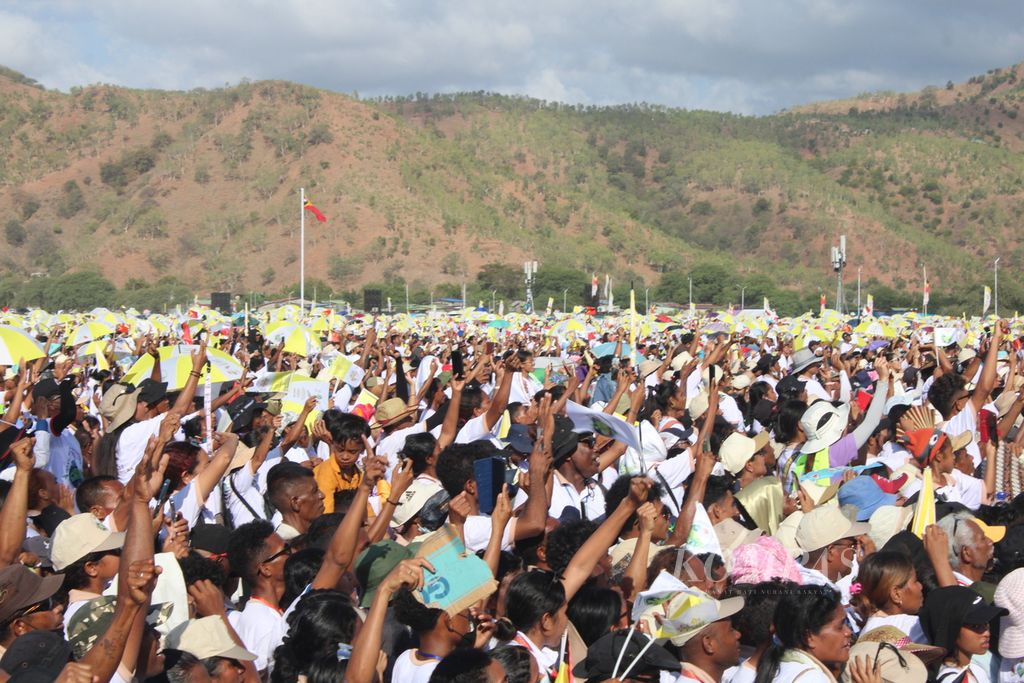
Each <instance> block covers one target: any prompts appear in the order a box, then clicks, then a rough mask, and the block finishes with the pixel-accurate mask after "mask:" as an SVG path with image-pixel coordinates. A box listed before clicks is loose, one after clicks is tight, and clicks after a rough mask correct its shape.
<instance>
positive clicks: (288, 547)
mask: <svg viewBox="0 0 1024 683" xmlns="http://www.w3.org/2000/svg"><path fill="white" fill-rule="evenodd" d="M291 554H292V544H291V543H285V544H284V547H283V548H281V549H280V550H278V551H277V552H276V553H274V554H273V555H271V556H270V557H268V558H266V559H265V560H260V564H269V563H271V562H273V561H274V560H276V559H277V558H279V557H281V556H282V555H291Z"/></svg>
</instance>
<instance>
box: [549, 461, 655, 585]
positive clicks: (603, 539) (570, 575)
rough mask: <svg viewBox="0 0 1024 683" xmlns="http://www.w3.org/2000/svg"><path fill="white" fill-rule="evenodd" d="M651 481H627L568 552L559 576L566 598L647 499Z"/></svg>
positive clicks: (584, 581) (645, 479) (588, 574)
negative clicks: (625, 489) (614, 503)
mask: <svg viewBox="0 0 1024 683" xmlns="http://www.w3.org/2000/svg"><path fill="white" fill-rule="evenodd" d="M651 484H652V482H651V480H650V479H647V478H646V477H635V478H634V479H633V480H632V481H631V482H630V484H629V495H628V496H627V497H626V498H624V499H623V500H622V502H621V503H619V505H618V507H616V508H615V510H613V511H612V513H611V514H610V515H608V517H607V518H606V519H605V520H604V521H603V522H601V526H599V527H597V530H596V531H595V532H594V533H592V534H591V535H590V538H588V539H587V540H586V542H585V543H584V544H583V545H582V546H580V549H579V550H577V551H576V554H575V555H573V556H572V559H571V560H570V561H569V566H568V567H566V568H565V576H564V578H563V579H562V585H563V586H564V587H565V599H566V600H571V599H572V596H574V595H576V592H577V591H578V590H579V589H580V588H582V587H583V584H584V583H586V582H587V579H589V578H590V575H591V574H592V573H593V571H594V567H596V566H597V563H598V562H600V561H601V558H603V557H604V556H605V555H607V554H608V548H610V547H611V546H612V545H614V544H615V539H616V538H618V537H619V533H621V531H622V527H623V526H625V524H626V521H627V520H628V519H629V518H630V516H632V514H633V513H634V512H636V511H637V509H638V508H639V507H640V506H641V505H643V504H644V503H646V502H647V492H648V491H650V490H651Z"/></svg>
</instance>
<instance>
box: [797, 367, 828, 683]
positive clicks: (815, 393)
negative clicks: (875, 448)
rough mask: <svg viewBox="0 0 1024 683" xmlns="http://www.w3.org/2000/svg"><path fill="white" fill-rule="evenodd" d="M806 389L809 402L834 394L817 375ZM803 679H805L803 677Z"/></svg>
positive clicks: (825, 399) (808, 382)
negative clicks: (828, 390) (823, 384)
mask: <svg viewBox="0 0 1024 683" xmlns="http://www.w3.org/2000/svg"><path fill="white" fill-rule="evenodd" d="M804 389H806V391H807V401H808V403H813V402H814V400H815V399H819V398H820V399H822V400H824V401H831V400H832V395H831V394H829V393H828V392H827V391H825V387H823V386H821V382H819V381H818V379H817V378H816V377H812V378H811V379H809V380H807V384H806V385H805V387H804ZM801 680H803V679H801Z"/></svg>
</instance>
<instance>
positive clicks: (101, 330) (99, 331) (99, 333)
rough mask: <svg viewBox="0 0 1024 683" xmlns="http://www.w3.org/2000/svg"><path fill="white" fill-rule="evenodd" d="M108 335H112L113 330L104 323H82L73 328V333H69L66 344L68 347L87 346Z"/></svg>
mask: <svg viewBox="0 0 1024 683" xmlns="http://www.w3.org/2000/svg"><path fill="white" fill-rule="evenodd" d="M109 334H114V328H112V327H110V326H108V325H105V324H104V323H100V322H96V321H92V322H87V323H82V324H81V325H79V326H78V327H76V328H75V331H74V332H72V333H71V336H69V337H68V339H67V342H66V343H67V345H68V346H78V345H79V344H87V343H89V342H91V341H95V340H97V339H102V338H103V337H106V336H107V335H109Z"/></svg>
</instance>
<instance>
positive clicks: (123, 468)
mask: <svg viewBox="0 0 1024 683" xmlns="http://www.w3.org/2000/svg"><path fill="white" fill-rule="evenodd" d="M166 414H167V413H162V414H160V415H157V416H156V417H151V418H149V419H148V420H143V421H142V422H136V423H135V424H133V425H130V426H128V427H125V430H124V431H123V432H121V438H120V439H118V440H117V446H116V448H115V449H114V457H115V458H116V460H117V480H118V481H120V482H121V483H122V484H127V483H128V480H129V479H131V478H132V475H133V474H135V467H136V466H137V465H138V464H139V461H140V460H142V456H143V455H145V453H146V446H147V445H148V444H149V437H151V436H156V435H157V434H158V433H159V432H160V424H161V423H162V422H163V421H164V415H166ZM182 422H184V420H182Z"/></svg>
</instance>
